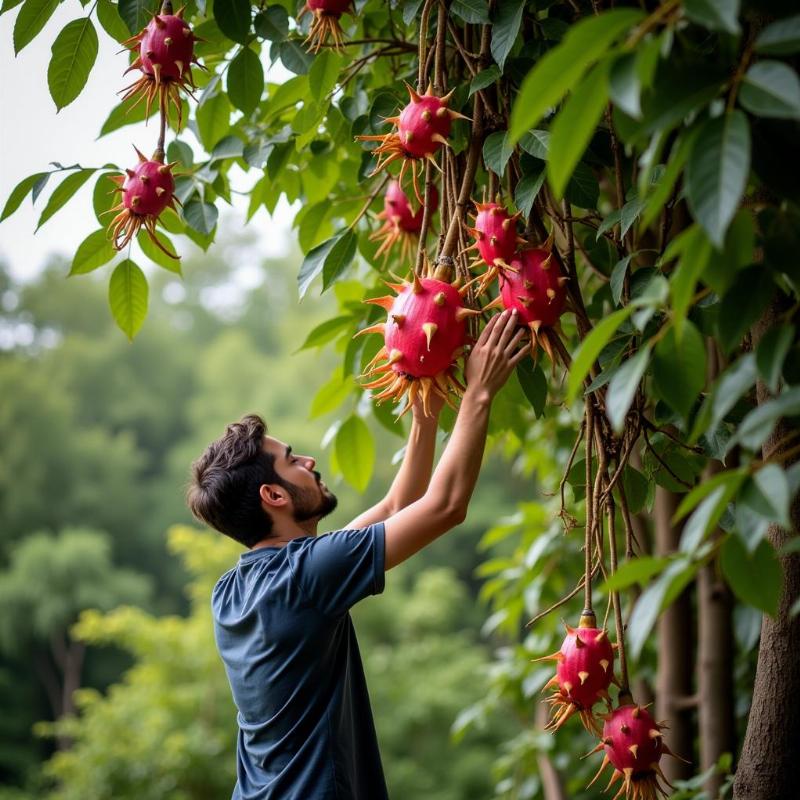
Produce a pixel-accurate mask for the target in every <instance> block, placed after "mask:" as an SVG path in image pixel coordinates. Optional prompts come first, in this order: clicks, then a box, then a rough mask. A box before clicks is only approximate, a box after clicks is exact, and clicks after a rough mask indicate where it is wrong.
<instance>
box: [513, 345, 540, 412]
mask: <svg viewBox="0 0 800 800" xmlns="http://www.w3.org/2000/svg"><path fill="white" fill-rule="evenodd" d="M516 371H517V380H518V381H519V385H520V387H521V388H522V391H523V392H524V393H525V397H527V398H528V402H529V403H530V404H531V407H532V408H533V411H534V413H535V414H536V416H537V417H541V416H542V414H544V410H545V406H546V404H547V378H546V377H545V374H544V372H543V371H542V368H541V367H540V366H539V365H538V364H534V362H533V360H532V359H528V358H524V359H523V360H522V361H520V363H519V364H517V370H516Z"/></svg>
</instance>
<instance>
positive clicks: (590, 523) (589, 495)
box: [583, 394, 594, 613]
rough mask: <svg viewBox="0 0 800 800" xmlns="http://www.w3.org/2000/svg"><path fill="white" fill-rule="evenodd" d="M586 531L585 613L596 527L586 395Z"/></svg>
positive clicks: (590, 410) (588, 607) (591, 417)
mask: <svg viewBox="0 0 800 800" xmlns="http://www.w3.org/2000/svg"><path fill="white" fill-rule="evenodd" d="M585 413H586V464H585V467H586V531H585V534H584V543H583V549H584V565H583V575H584V584H583V606H584V609H585V611H584V613H587V612H589V613H591V612H592V577H591V575H592V530H593V529H594V497H593V495H594V492H593V487H592V442H593V439H594V408H593V407H592V399H591V396H590V395H588V394H587V395H586V412H585Z"/></svg>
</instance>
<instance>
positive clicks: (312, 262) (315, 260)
mask: <svg viewBox="0 0 800 800" xmlns="http://www.w3.org/2000/svg"><path fill="white" fill-rule="evenodd" d="M338 241H339V236H338V235H337V236H332V237H331V238H330V239H328V240H326V241H324V242H322V244H318V245H317V246H316V247H315V248H314V249H313V250H310V251H309V252H308V253H307V254H306V257H305V258H304V259H303V263H302V264H301V266H300V272H299V273H298V275H297V292H298V295H299V299H300V300H302V299H303V297H304V296H305V293H306V292H307V291H308V287H309V286H310V285H311V283H312V281H313V280H314V279H315V278H316V277H317V276H318V275H319V274H320V273H321V272H322V270H323V268H324V266H325V260H326V259H327V257H328V255H329V253H330V252H331V250H332V249H333V248H334V246H335V245H336V243H337V242H338Z"/></svg>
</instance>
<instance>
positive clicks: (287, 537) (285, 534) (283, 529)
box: [250, 519, 319, 550]
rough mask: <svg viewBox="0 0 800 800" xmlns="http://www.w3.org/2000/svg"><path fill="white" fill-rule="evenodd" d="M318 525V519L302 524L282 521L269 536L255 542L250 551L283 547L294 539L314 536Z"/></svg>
mask: <svg viewBox="0 0 800 800" xmlns="http://www.w3.org/2000/svg"><path fill="white" fill-rule="evenodd" d="M318 525H319V520H318V519H309V520H305V521H303V522H295V521H294V520H287V521H285V522H283V521H282V522H280V523H279V524H278V525H275V526H274V527H273V529H272V535H271V536H268V537H267V538H266V539H261V541H259V542H256V543H255V544H254V545H253V546H252V547H251V548H250V549H251V550H257V549H258V548H259V547H283V546H285V545H287V544H289V542H291V541H293V540H294V539H300V538H301V537H303V536H316V535H317V526H318Z"/></svg>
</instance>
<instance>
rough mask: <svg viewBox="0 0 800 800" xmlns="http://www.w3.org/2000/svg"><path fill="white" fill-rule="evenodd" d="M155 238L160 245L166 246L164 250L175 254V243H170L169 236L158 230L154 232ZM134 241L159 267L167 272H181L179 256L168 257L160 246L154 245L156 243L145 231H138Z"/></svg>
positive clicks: (178, 273)
mask: <svg viewBox="0 0 800 800" xmlns="http://www.w3.org/2000/svg"><path fill="white" fill-rule="evenodd" d="M156 238H157V239H158V241H159V242H160V243H161V245H162V247H164V248H166V250H168V251H169V252H170V253H173V254H175V255H176V256H177V251H176V249H175V245H174V244H173V243H172V241H171V240H170V238H169V236H167V235H166V234H165V233H161V232H160V231H159V232H157V233H156ZM136 241H137V242H138V243H139V247H141V248H142V252H143V253H144V254H145V255H146V256H147V257H148V258H149V259H150V260H151V261H152V262H153V263H154V264H158V266H159V267H162V268H163V269H165V270H167V271H168V272H174V273H176V274H177V275H180V274H181V260H180V258H170V257H169V256H168V255H167V254H166V253H165V252H164V251H163V250H162V249H161V248H160V247H158V245H156V243H155V242H154V241H153V240H152V239H151V238H150V236H149V235H148V234H147V233H146V232H145V231H140V232H139V235H138V236H137V237H136Z"/></svg>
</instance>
